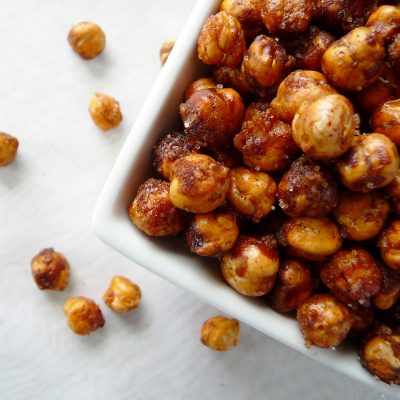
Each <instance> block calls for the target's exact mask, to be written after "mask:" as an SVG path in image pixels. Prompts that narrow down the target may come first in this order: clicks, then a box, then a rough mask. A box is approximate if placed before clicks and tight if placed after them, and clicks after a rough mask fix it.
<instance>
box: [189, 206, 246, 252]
mask: <svg viewBox="0 0 400 400" xmlns="http://www.w3.org/2000/svg"><path fill="white" fill-rule="evenodd" d="M238 236H239V228H238V226H237V224H236V215H235V214H234V213H231V212H213V213H208V214H196V215H195V216H194V217H193V220H192V222H191V223H190V224H189V226H188V229H187V232H186V242H187V244H188V245H189V248H190V251H192V252H193V253H196V254H198V255H199V256H218V255H220V254H222V253H224V252H226V251H228V250H229V249H231V248H232V247H233V245H234V244H235V242H236V239H237V238H238Z"/></svg>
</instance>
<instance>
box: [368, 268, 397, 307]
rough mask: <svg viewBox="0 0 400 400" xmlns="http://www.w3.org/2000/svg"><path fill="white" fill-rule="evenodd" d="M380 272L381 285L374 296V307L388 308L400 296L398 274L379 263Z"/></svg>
mask: <svg viewBox="0 0 400 400" xmlns="http://www.w3.org/2000/svg"><path fill="white" fill-rule="evenodd" d="M380 268H381V272H382V285H381V288H380V289H379V292H378V293H377V294H376V295H375V296H374V298H373V302H374V305H375V307H376V308H379V309H380V310H388V309H389V308H391V307H393V306H394V305H395V304H396V302H397V301H398V300H399V298H400V275H399V274H398V273H397V272H396V271H394V270H393V269H392V268H387V267H386V266H385V265H380Z"/></svg>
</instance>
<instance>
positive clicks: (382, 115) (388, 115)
mask: <svg viewBox="0 0 400 400" xmlns="http://www.w3.org/2000/svg"><path fill="white" fill-rule="evenodd" d="M372 129H373V130H374V132H378V133H382V134H383V135H385V136H387V137H388V138H389V139H390V140H391V141H392V142H393V143H394V144H396V145H400V99H396V100H391V101H387V102H386V103H383V104H382V105H381V106H380V107H379V108H378V109H377V110H376V111H375V112H374V113H373V115H372Z"/></svg>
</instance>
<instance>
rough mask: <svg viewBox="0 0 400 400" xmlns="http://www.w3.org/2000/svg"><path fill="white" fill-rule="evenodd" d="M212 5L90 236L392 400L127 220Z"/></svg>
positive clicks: (190, 74) (383, 387)
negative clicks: (97, 237) (154, 146)
mask: <svg viewBox="0 0 400 400" xmlns="http://www.w3.org/2000/svg"><path fill="white" fill-rule="evenodd" d="M219 3H220V0H199V1H198V2H197V4H196V7H195V9H194V10H193V12H192V14H191V16H190V18H189V20H188V21H187V23H186V26H185V28H184V29H183V31H182V34H181V35H180V37H179V39H178V41H177V43H176V45H175V47H174V50H173V52H172V53H171V55H170V57H169V59H168V62H167V63H166V64H165V66H164V67H163V68H162V71H161V72H160V75H159V77H158V79H157V81H156V83H155V84H154V86H153V88H152V90H151V92H150V94H149V96H148V98H147V100H146V102H145V104H144V106H143V108H142V110H141V112H140V114H139V116H138V118H137V121H136V123H135V125H134V127H133V128H132V131H131V132H130V134H129V136H128V138H127V140H126V142H125V144H124V146H123V148H122V150H121V153H120V154H119V157H118V159H117V161H116V162H115V165H114V167H113V169H112V171H111V173H110V176H109V178H108V180H107V182H106V184H105V186H104V188H103V191H102V193H101V195H100V198H99V200H98V202H97V205H96V208H95V212H94V216H93V226H94V230H95V232H96V233H97V235H98V236H99V237H100V238H101V239H102V240H104V241H105V242H106V243H107V244H109V245H110V246H111V247H113V248H114V249H116V250H117V251H119V252H120V253H122V254H123V255H125V256H126V257H128V258H130V259H131V260H133V261H135V262H136V263H137V264H139V265H141V266H143V267H144V268H146V269H148V270H149V271H151V272H153V273H155V274H157V275H159V276H161V277H163V278H165V279H167V280H168V281H170V282H172V283H174V284H176V285H178V286H180V287H182V288H185V289H186V290H188V291H190V292H191V293H194V294H195V295H197V296H198V297H200V298H201V299H202V300H204V301H205V302H206V303H209V304H211V305H212V306H214V307H216V308H219V309H220V310H222V311H223V312H225V313H227V314H229V315H231V316H234V317H235V318H237V319H239V320H240V321H243V322H244V323H246V324H248V325H250V326H252V327H254V328H256V329H258V330H259V331H261V332H263V333H265V334H266V335H268V336H270V337H272V338H274V339H276V340H278V341H280V342H282V343H285V344H287V345H288V346H290V347H292V348H294V349H296V350H298V351H299V352H301V353H303V354H305V355H307V356H309V357H311V358H314V359H316V360H318V361H320V362H322V363H323V364H325V365H327V366H330V367H332V368H334V369H335V370H337V371H340V372H342V373H344V374H346V375H348V376H350V377H353V378H355V379H357V380H359V381H361V382H364V383H366V384H368V385H371V386H373V387H374V388H375V389H377V390H379V391H381V392H386V393H388V394H392V395H393V394H394V395H399V393H400V389H399V388H398V387H393V386H390V385H387V384H384V383H382V382H378V381H377V380H376V379H374V378H373V377H372V376H371V375H370V374H369V373H368V372H366V371H365V370H364V369H363V368H362V367H361V365H360V363H359V361H358V356H357V354H356V353H355V352H354V351H353V350H351V349H349V348H347V347H344V348H340V349H337V350H336V351H330V350H323V349H318V348H311V349H307V348H306V347H305V346H304V340H303V337H302V336H301V334H300V331H299V328H298V326H297V322H296V321H295V320H294V319H292V318H289V317H286V316H284V315H281V314H278V313H276V312H274V311H273V310H271V309H269V308H268V306H267V305H266V304H265V303H263V302H262V301H260V300H254V299H249V298H246V297H244V296H242V295H239V294H238V293H236V292H235V291H234V290H233V289H231V288H230V287H229V286H228V285H226V284H225V283H224V282H223V280H222V279H221V278H220V276H219V275H220V273H219V270H218V268H217V267H216V265H215V263H214V262H213V261H212V260H210V259H208V258H202V257H198V256H192V255H191V254H189V252H188V250H187V248H186V247H185V246H183V245H182V243H181V242H180V241H179V240H176V239H175V238H151V237H148V236H146V235H145V234H143V233H142V232H141V231H139V230H138V229H137V228H136V227H135V226H134V225H133V224H132V222H131V221H130V219H129V217H128V213H127V207H128V205H129V204H130V202H131V201H132V199H133V197H134V195H135V193H136V190H137V188H138V186H139V185H140V183H142V182H143V181H144V180H145V179H146V178H147V177H150V176H151V175H152V169H151V150H152V146H153V145H154V144H155V143H156V142H157V140H158V139H159V137H160V135H161V134H162V133H163V132H164V131H165V130H166V129H173V128H178V127H179V126H180V120H179V114H178V106H179V104H180V103H181V102H182V98H183V93H184V90H185V88H186V86H187V85H188V84H189V83H190V82H192V81H193V80H194V79H195V78H197V77H201V76H204V74H203V75H202V73H203V72H204V71H205V67H204V66H203V65H201V63H200V62H199V61H198V59H197V55H196V41H197V37H198V35H199V33H200V30H201V27H202V25H203V23H204V21H205V20H206V18H207V17H208V16H209V15H211V14H212V13H215V12H216V10H217V8H218V4H219Z"/></svg>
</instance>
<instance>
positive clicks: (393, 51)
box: [388, 33, 400, 71]
mask: <svg viewBox="0 0 400 400" xmlns="http://www.w3.org/2000/svg"><path fill="white" fill-rule="evenodd" d="M388 51H389V62H390V64H391V66H392V67H393V69H394V70H395V71H399V70H400V33H398V34H397V35H396V36H395V37H394V39H393V40H392V43H390V45H389V48H388Z"/></svg>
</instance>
